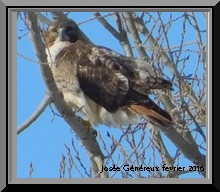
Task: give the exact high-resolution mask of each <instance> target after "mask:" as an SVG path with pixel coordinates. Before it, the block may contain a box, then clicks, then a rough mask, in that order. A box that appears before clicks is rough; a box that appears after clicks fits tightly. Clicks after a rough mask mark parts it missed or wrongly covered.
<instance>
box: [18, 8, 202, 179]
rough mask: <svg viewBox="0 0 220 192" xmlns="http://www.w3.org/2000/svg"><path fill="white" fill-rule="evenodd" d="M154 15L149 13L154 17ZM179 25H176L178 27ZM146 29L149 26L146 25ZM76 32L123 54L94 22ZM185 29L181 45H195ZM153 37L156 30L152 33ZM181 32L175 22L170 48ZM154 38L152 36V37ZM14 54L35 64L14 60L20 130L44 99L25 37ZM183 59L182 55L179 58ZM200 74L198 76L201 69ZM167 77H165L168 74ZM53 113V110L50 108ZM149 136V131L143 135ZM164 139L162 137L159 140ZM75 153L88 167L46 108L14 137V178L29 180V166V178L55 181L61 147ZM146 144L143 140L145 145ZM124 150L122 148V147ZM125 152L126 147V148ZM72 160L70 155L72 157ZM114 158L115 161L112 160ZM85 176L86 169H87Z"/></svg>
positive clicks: (83, 16)
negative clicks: (73, 150) (74, 150)
mask: <svg viewBox="0 0 220 192" xmlns="http://www.w3.org/2000/svg"><path fill="white" fill-rule="evenodd" d="M154 14H156V13H152V15H154ZM181 14H182V13H173V14H172V15H173V18H178V16H180V15H181ZM169 16H170V13H163V14H162V18H163V19H164V20H165V21H166V20H168V19H169ZM196 16H197V19H198V21H199V26H200V27H201V29H204V30H205V29H206V24H205V22H204V18H203V15H202V14H201V13H198V14H196ZM69 17H71V18H73V19H74V20H75V21H76V22H77V23H79V22H82V21H85V20H88V19H90V18H91V17H93V15H92V13H87V12H77V13H71V14H69ZM110 22H111V23H112V24H114V20H113V19H110ZM178 23H179V24H178ZM147 26H148V27H149V28H151V27H152V24H151V23H149V24H147ZM17 28H18V31H17V36H22V35H23V34H25V33H26V32H28V31H27V30H23V29H24V28H25V26H24V24H23V21H21V20H20V19H19V20H18V25H17ZM80 28H81V29H82V30H83V31H84V33H85V34H86V35H87V36H88V37H89V38H90V40H91V41H93V42H94V43H95V44H97V45H102V46H106V47H109V48H111V49H113V50H115V51H117V52H119V53H122V54H123V49H122V48H121V46H120V44H119V43H118V42H117V41H116V40H115V38H114V37H113V36H112V35H111V34H110V33H108V32H107V31H106V30H105V29H104V28H103V26H102V25H101V24H99V23H98V22H97V21H96V20H93V21H90V22H86V23H84V24H82V25H80ZM191 30H192V29H191V27H190V26H189V25H187V26H186V33H187V34H186V39H185V40H184V41H185V42H195V41H196V35H195V32H194V31H191ZM154 32H155V33H157V30H154ZM181 32H182V20H179V21H176V23H175V26H172V27H171V30H170V32H169V34H168V38H170V39H171V40H170V43H171V46H176V45H179V44H180V40H181ZM153 34H154V33H153ZM202 38H203V42H204V44H205V43H206V40H205V38H206V34H205V33H203V35H202ZM195 46H196V45H194V44H193V45H190V46H189V49H192V50H193V49H196V47H195ZM17 52H18V53H19V54H22V55H24V56H27V57H28V58H31V59H32V60H33V61H35V62H31V61H27V60H26V59H24V58H23V57H21V56H18V57H17V125H18V126H20V125H21V124H22V123H23V122H24V121H25V120H26V119H27V118H28V117H30V115H31V114H32V113H33V112H34V111H35V110H36V108H37V107H38V105H39V104H40V103H41V101H42V99H43V98H44V95H45V89H46V87H45V84H44V82H43V79H42V77H41V74H40V68H39V66H38V64H37V63H36V61H37V58H36V56H35V53H34V48H33V45H32V43H31V41H30V38H29V36H28V35H27V36H24V37H22V38H21V39H20V40H18V41H17ZM187 54H188V55H190V62H196V60H197V56H196V54H194V53H192V52H190V51H188V52H187V51H186V53H185V55H187ZM183 55H184V54H183ZM193 70H194V65H191V64H190V63H189V64H188V65H187V67H186V70H185V72H186V75H190V74H191V73H192V71H193ZM200 70H201V73H199V74H202V69H200ZM168 75H169V74H168ZM51 106H52V108H53V109H55V107H54V106H53V105H51ZM96 129H97V131H100V133H101V134H102V136H103V138H104V139H106V142H107V143H108V142H109V143H110V141H109V137H108V136H107V132H108V133H109V134H110V135H114V136H115V137H116V138H120V136H121V134H122V133H121V131H120V130H117V129H114V128H108V127H104V126H99V127H97V128H96ZM146 134H149V131H148V130H147V131H146ZM163 137H165V136H163ZM72 139H73V140H74V143H75V145H76V147H77V148H78V149H80V152H81V153H80V154H81V155H82V156H81V158H82V160H83V162H84V163H85V165H89V160H88V157H87V155H86V153H85V149H84V148H83V147H81V145H80V141H79V140H78V138H77V137H76V135H75V133H73V132H72V131H71V130H70V127H69V126H68V124H67V123H66V122H64V120H63V119H62V118H60V117H58V116H56V117H54V115H53V113H52V111H51V109H50V107H47V108H46V110H45V111H44V112H43V113H42V114H41V116H40V117H39V118H38V119H37V120H36V121H35V122H34V123H33V124H32V125H31V126H30V127H29V128H28V129H27V130H25V131H24V132H22V133H21V134H20V135H19V136H18V137H17V177H18V178H29V166H30V162H32V163H33V166H34V172H33V175H32V177H33V178H59V166H60V160H61V157H62V154H64V155H65V156H66V154H67V151H66V149H65V146H64V143H65V144H66V145H67V146H71V141H72ZM165 141H166V143H168V145H169V149H170V153H171V154H172V155H174V154H175V150H174V149H175V146H173V144H172V143H171V142H170V141H169V140H168V139H166V138H165ZM148 143H149V140H148V141H147V140H146V145H147V144H148ZM124 145H125V147H126V144H124ZM127 147H128V148H129V146H127ZM73 156H74V155H73ZM115 158H116V157H115ZM179 163H181V164H182V165H192V164H191V162H189V161H188V160H186V159H185V158H184V160H181V161H180V162H179ZM88 172H89V169H88ZM72 177H79V174H78V173H77V172H76V171H73V172H72ZM183 177H200V176H199V174H198V173H192V174H186V175H184V176H183Z"/></svg>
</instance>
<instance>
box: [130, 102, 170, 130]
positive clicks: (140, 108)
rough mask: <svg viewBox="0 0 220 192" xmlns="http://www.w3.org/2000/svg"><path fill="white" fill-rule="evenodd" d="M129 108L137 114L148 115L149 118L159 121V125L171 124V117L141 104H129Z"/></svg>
mask: <svg viewBox="0 0 220 192" xmlns="http://www.w3.org/2000/svg"><path fill="white" fill-rule="evenodd" d="M129 108H130V109H132V110H133V111H135V112H136V113H137V114H139V115H142V116H147V117H150V118H151V119H153V120H155V121H157V122H159V123H160V124H161V125H164V126H167V125H172V124H173V123H172V119H171V118H167V117H165V116H164V115H161V114H160V113H158V112H156V111H154V110H152V109H150V108H148V107H146V106H143V105H130V106H129Z"/></svg>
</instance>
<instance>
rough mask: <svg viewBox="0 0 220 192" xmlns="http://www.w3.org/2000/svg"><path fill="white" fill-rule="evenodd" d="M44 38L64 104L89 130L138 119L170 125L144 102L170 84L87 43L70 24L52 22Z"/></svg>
mask: <svg viewBox="0 0 220 192" xmlns="http://www.w3.org/2000/svg"><path fill="white" fill-rule="evenodd" d="M43 36H44V41H45V45H46V49H45V51H46V54H47V61H48V65H49V66H50V68H51V71H52V74H53V78H54V81H55V83H56V86H57V88H58V90H59V91H60V92H61V93H62V96H63V99H64V101H65V102H66V103H67V105H68V106H69V107H71V109H72V110H74V111H77V110H78V111H79V112H80V113H81V115H82V117H83V118H84V119H85V120H87V121H89V122H91V123H92V125H94V126H96V125H106V126H109V127H115V128H122V127H126V126H129V125H136V124H137V123H138V121H139V120H140V118H141V117H143V118H145V119H146V120H147V121H148V122H149V123H151V124H153V125H156V126H169V125H171V124H172V123H173V121H172V117H171V116H170V114H169V113H168V112H167V111H165V110H164V109H162V108H161V107H160V106H158V105H157V104H156V103H155V102H154V101H153V100H152V99H151V98H150V97H149V96H150V93H151V90H155V89H159V90H162V89H167V90H172V83H171V82H170V81H168V80H166V79H164V78H161V77H155V76H153V75H152V72H150V70H148V69H147V65H146V66H144V65H143V62H141V59H140V60H138V59H136V58H133V57H127V56H124V55H122V54H119V53H117V52H116V51H114V50H112V49H110V48H107V47H104V46H99V45H95V44H93V43H91V42H90V41H88V38H87V37H86V36H85V35H82V33H81V32H80V28H79V26H78V25H77V23H76V22H75V21H73V20H71V19H68V20H66V21H62V22H61V21H59V20H54V21H53V22H52V23H51V24H50V25H49V26H48V28H47V30H45V31H44V34H43ZM140 63H142V64H140Z"/></svg>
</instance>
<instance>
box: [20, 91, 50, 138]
mask: <svg viewBox="0 0 220 192" xmlns="http://www.w3.org/2000/svg"><path fill="white" fill-rule="evenodd" d="M51 102H52V96H51V94H50V93H48V92H46V95H45V97H44V99H43V100H42V102H41V104H40V105H39V107H38V108H37V110H36V111H35V112H34V113H33V114H32V115H31V117H30V118H29V119H27V120H26V121H25V122H24V123H23V124H22V125H21V126H20V127H19V128H18V129H17V135H19V134H20V133H21V132H23V131H24V130H25V129H27V128H28V127H29V126H30V125H31V124H32V123H33V122H34V121H35V120H36V119H37V118H38V117H39V116H40V115H41V113H43V111H44V110H45V109H46V107H47V106H48V105H49V104H50V103H51Z"/></svg>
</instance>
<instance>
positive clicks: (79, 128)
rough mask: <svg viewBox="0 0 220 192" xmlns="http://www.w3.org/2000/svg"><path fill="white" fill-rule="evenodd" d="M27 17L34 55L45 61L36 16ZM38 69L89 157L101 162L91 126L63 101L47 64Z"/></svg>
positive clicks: (33, 14)
mask: <svg viewBox="0 0 220 192" xmlns="http://www.w3.org/2000/svg"><path fill="white" fill-rule="evenodd" d="M54 14H56V15H59V17H60V18H62V19H66V16H65V15H64V14H62V13H61V12H59V13H57V12H55V13H54ZM27 19H28V22H29V24H30V26H31V34H32V41H33V44H34V46H35V51H36V55H37V57H38V59H39V60H40V62H41V63H46V62H47V57H46V53H45V51H42V50H45V45H44V43H43V42H42V40H41V36H40V30H39V28H38V26H37V16H36V14H35V13H34V12H28V13H27ZM40 69H41V73H42V76H43V79H44V81H45V83H46V85H47V87H48V89H49V90H50V91H51V93H53V101H54V104H55V106H56V108H57V110H58V111H59V113H60V114H61V115H62V116H63V117H64V120H65V121H66V122H67V123H68V124H69V125H70V127H71V128H72V129H73V130H74V132H75V133H76V134H77V136H78V137H79V138H80V139H81V141H82V144H83V145H84V146H85V147H86V150H87V152H88V153H89V156H90V158H91V159H95V157H97V158H99V159H101V162H103V161H104V156H103V154H102V152H101V150H100V148H99V145H98V143H97V141H96V139H95V137H94V134H93V128H92V127H91V125H90V124H89V123H88V122H86V121H84V120H83V119H81V118H79V117H77V116H75V114H74V112H73V111H72V110H71V109H70V108H69V106H67V104H66V103H65V102H64V100H63V97H62V95H61V93H60V92H59V91H58V89H57V87H56V84H55V82H54V79H53V75H52V72H51V70H50V67H49V65H40ZM98 165H99V162H96V167H98ZM97 170H98V169H94V171H97Z"/></svg>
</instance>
